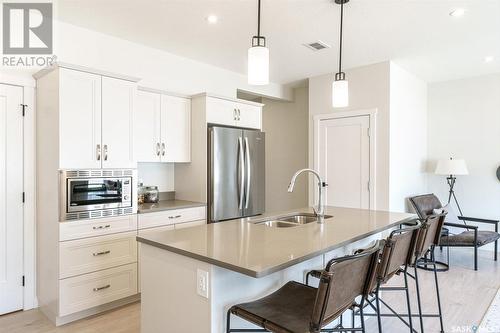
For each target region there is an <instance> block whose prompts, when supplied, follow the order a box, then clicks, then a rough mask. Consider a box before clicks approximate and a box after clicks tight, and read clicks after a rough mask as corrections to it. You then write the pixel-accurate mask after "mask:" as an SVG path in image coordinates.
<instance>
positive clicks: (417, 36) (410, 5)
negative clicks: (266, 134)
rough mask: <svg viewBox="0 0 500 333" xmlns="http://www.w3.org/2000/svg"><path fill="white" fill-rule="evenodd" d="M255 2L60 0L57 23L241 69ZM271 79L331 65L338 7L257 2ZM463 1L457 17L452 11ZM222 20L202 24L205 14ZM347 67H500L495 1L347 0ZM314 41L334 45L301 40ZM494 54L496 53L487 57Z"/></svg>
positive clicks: (312, 1) (424, 71) (301, 1)
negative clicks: (318, 46)
mask: <svg viewBox="0 0 500 333" xmlns="http://www.w3.org/2000/svg"><path fill="white" fill-rule="evenodd" d="M256 4H257V0H141V1H139V0H60V1H59V2H58V9H57V11H58V17H59V19H60V20H62V21H66V22H68V23H72V24H75V25H78V26H82V27H86V28H89V29H92V30H97V31H100V32H103V33H107V34H110V35H114V36H117V37H120V38H124V39H127V40H130V41H133V42H137V43H141V44H145V45H148V46H151V47H155V48H159V49H163V50H166V51H168V52H171V53H174V54H178V55H181V56H184V57H188V58H192V59H195V60H199V61H202V62H205V63H209V64H213V65H215V66H219V67H222V68H226V69H229V70H232V71H235V72H240V73H245V72H246V52H247V49H248V47H249V45H250V40H251V36H252V35H254V34H255V32H256V8H257V7H256ZM262 6H263V9H262V34H263V35H264V36H265V37H267V42H268V46H269V49H270V52H271V81H273V82H277V83H289V82H294V81H298V80H301V79H304V78H307V77H311V76H315V75H320V74H324V73H328V72H334V71H335V69H336V67H337V65H336V62H337V57H338V55H337V53H338V23H339V7H338V6H337V5H334V4H333V1H331V0H262ZM456 7H463V8H465V10H466V13H465V15H464V16H463V17H462V18H454V17H451V16H449V12H450V11H451V10H452V9H454V8H456ZM210 14H216V15H217V16H218V17H219V22H218V23H217V24H215V25H209V24H208V23H207V21H206V19H205V18H206V17H207V16H208V15H210ZM344 27H345V28H344V31H345V35H344V45H345V52H344V63H345V67H346V68H352V67H357V66H361V65H366V64H371V63H376V62H380V61H385V60H389V59H392V60H394V61H396V62H397V63H399V64H400V65H402V66H403V67H405V68H406V69H407V70H410V71H411V72H413V73H415V74H416V75H418V76H420V77H421V78H423V79H425V80H427V81H442V80H448V79H454V78H460V77H467V76H473V75H481V74H487V73H493V72H500V0H351V1H350V2H349V3H348V4H347V5H346V7H345V25H344ZM317 40H321V41H323V42H325V43H327V44H329V45H331V46H332V48H331V49H326V50H322V51H319V52H313V51H311V50H309V49H308V48H306V47H304V46H303V45H302V44H304V43H308V42H313V41H317ZM489 55H493V56H496V58H495V60H494V61H493V62H490V63H485V62H484V57H485V56H489Z"/></svg>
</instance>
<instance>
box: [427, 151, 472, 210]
mask: <svg viewBox="0 0 500 333" xmlns="http://www.w3.org/2000/svg"><path fill="white" fill-rule="evenodd" d="M434 173H435V174H437V175H446V176H448V177H446V181H447V182H448V186H449V187H450V190H449V194H448V204H449V203H450V202H451V198H453V199H454V200H455V203H456V204H457V208H458V211H459V212H460V216H464V214H463V213H462V208H460V205H459V203H458V200H457V197H456V195H455V190H454V188H455V183H456V181H457V177H455V176H458V175H468V174H469V171H468V170H467V165H466V164H465V161H464V160H461V159H456V160H454V159H453V158H450V159H443V160H439V161H438V164H437V167H436V171H435V172H434Z"/></svg>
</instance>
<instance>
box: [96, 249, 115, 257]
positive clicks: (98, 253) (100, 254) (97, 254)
mask: <svg viewBox="0 0 500 333" xmlns="http://www.w3.org/2000/svg"><path fill="white" fill-rule="evenodd" d="M110 253H111V251H110V250H107V251H102V252H94V253H92V255H93V256H94V257H98V256H103V255H105V254H110Z"/></svg>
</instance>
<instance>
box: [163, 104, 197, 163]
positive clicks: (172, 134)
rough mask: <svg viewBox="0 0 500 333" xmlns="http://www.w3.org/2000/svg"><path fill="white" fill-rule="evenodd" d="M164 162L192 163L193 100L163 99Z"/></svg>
mask: <svg viewBox="0 0 500 333" xmlns="http://www.w3.org/2000/svg"><path fill="white" fill-rule="evenodd" d="M161 123H162V131H161V136H162V144H163V145H164V146H163V147H162V157H161V159H162V161H163V162H190V161H191V100H190V99H188V98H181V97H176V96H167V95H163V96H162V97H161Z"/></svg>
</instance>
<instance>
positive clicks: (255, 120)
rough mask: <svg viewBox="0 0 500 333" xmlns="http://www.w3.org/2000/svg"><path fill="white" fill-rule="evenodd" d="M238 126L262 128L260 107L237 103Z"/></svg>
mask: <svg viewBox="0 0 500 333" xmlns="http://www.w3.org/2000/svg"><path fill="white" fill-rule="evenodd" d="M238 110H239V112H238V118H237V119H238V120H237V121H236V123H237V126H238V127H245V128H256V129H261V128H262V108H261V107H260V106H256V105H249V104H243V103H239V104H238Z"/></svg>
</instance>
